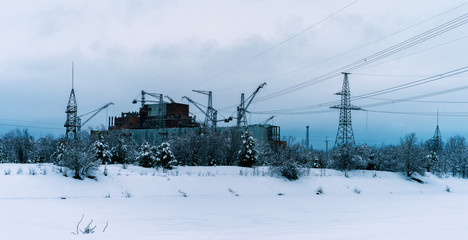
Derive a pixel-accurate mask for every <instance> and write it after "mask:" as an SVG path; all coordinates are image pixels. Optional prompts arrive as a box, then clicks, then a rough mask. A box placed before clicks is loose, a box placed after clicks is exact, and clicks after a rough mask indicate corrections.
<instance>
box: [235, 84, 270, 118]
mask: <svg viewBox="0 0 468 240" xmlns="http://www.w3.org/2000/svg"><path fill="white" fill-rule="evenodd" d="M265 85H266V82H264V83H262V84H260V85H259V86H258V87H257V89H255V91H254V92H253V93H252V95H250V96H249V97H248V98H247V99H245V100H244V93H242V94H241V103H240V105H239V106H238V107H237V127H240V126H241V125H242V126H243V127H247V116H246V112H247V109H249V106H250V104H251V103H252V101H253V99H254V98H255V96H256V95H257V93H258V91H260V89H261V88H263V87H264V86H265ZM246 102H247V103H246Z"/></svg>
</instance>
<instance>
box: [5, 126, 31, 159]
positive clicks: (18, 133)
mask: <svg viewBox="0 0 468 240" xmlns="http://www.w3.org/2000/svg"><path fill="white" fill-rule="evenodd" d="M2 142H3V144H4V147H5V150H6V151H7V154H8V157H9V159H8V161H9V162H16V163H27V162H28V161H29V160H30V159H29V158H30V155H31V152H32V151H33V150H34V139H33V137H32V136H31V135H30V134H29V132H28V130H26V129H24V130H19V129H15V130H13V131H10V132H8V133H7V134H5V135H4V136H3V140H2Z"/></svg>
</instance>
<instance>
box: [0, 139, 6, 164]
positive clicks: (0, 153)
mask: <svg viewBox="0 0 468 240" xmlns="http://www.w3.org/2000/svg"><path fill="white" fill-rule="evenodd" d="M6 161H7V154H6V151H5V147H4V146H3V143H2V142H1V141H0V163H5V162H6Z"/></svg>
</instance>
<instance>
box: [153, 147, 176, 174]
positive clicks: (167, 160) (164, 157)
mask: <svg viewBox="0 0 468 240" xmlns="http://www.w3.org/2000/svg"><path fill="white" fill-rule="evenodd" d="M173 165H177V160H176V158H175V156H174V154H173V153H172V151H171V145H170V144H169V143H168V142H163V143H161V144H160V145H159V146H158V147H157V148H156V166H158V167H163V168H166V169H172V166H173Z"/></svg>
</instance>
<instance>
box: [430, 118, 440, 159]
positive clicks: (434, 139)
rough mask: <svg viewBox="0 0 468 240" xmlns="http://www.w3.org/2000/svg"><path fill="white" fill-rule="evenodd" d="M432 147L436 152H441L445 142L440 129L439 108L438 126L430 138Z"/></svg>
mask: <svg viewBox="0 0 468 240" xmlns="http://www.w3.org/2000/svg"><path fill="white" fill-rule="evenodd" d="M429 143H430V148H431V150H432V151H434V152H439V151H441V150H442V147H443V143H442V134H441V133H440V129H439V111H438V110H437V126H436V129H435V131H434V136H433V137H432V138H431V139H429Z"/></svg>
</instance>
